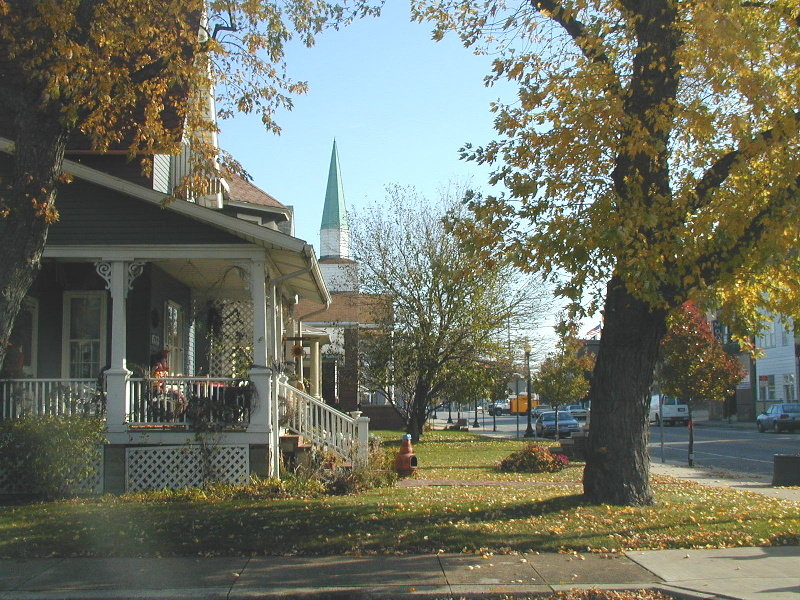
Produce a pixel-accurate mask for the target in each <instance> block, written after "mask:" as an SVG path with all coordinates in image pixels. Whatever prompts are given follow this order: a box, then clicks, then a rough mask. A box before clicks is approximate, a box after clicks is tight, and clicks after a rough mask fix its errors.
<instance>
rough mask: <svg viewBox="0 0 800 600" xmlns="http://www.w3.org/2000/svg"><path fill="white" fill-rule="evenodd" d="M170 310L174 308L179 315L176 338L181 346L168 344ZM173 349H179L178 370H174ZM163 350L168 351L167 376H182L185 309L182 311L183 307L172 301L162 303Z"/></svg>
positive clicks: (184, 365)
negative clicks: (177, 337)
mask: <svg viewBox="0 0 800 600" xmlns="http://www.w3.org/2000/svg"><path fill="white" fill-rule="evenodd" d="M170 308H175V309H177V311H178V314H179V315H180V323H179V328H178V329H179V330H178V336H179V338H180V342H181V345H180V346H171V345H170V344H169V341H170V335H169V325H170V323H169V313H170ZM175 348H179V349H180V366H179V369H175V367H174V365H175V362H174V361H175V357H174V352H173V351H174V350H175ZM164 350H168V351H169V352H168V354H167V364H168V365H169V374H170V375H183V372H184V371H185V370H186V309H184V307H183V305H182V304H180V303H179V302H175V301H174V300H167V301H166V302H165V303H164Z"/></svg>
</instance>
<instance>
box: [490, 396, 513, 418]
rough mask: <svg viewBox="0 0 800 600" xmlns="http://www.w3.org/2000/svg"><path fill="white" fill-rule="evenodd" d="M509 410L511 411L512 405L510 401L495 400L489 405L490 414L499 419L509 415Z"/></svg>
mask: <svg viewBox="0 0 800 600" xmlns="http://www.w3.org/2000/svg"><path fill="white" fill-rule="evenodd" d="M509 410H511V405H510V404H509V402H508V400H495V401H494V402H492V403H491V404H490V405H489V414H490V415H494V416H497V417H499V416H500V415H507V414H508V412H509Z"/></svg>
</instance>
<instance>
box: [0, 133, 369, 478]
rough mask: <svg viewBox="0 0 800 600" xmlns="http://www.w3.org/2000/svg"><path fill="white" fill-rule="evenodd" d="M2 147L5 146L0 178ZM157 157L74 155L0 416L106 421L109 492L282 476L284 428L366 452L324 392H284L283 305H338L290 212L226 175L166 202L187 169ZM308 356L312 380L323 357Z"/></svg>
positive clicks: (353, 426) (288, 309) (352, 418)
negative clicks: (142, 160)
mask: <svg viewBox="0 0 800 600" xmlns="http://www.w3.org/2000/svg"><path fill="white" fill-rule="evenodd" d="M13 152H14V144H13V142H12V141H11V140H9V139H6V138H0V177H2V175H3V173H5V172H8V170H9V169H10V168H11V161H10V156H11V154H12V153H13ZM184 158H185V157H184ZM152 160H153V168H152V175H151V176H147V177H145V176H144V175H142V174H141V173H140V171H139V169H138V165H137V164H135V163H133V164H132V163H130V162H128V161H127V160H126V157H125V155H124V154H123V153H120V154H113V153H110V154H109V153H107V154H96V153H91V152H82V151H74V152H68V154H67V157H66V159H65V161H64V171H65V172H66V173H69V174H70V175H71V177H72V182H71V183H69V184H66V183H65V184H63V185H62V186H61V187H60V189H59V193H58V200H57V206H58V210H59V214H60V219H59V221H58V222H56V223H54V224H53V225H52V226H51V228H50V233H49V237H48V243H47V247H46V250H45V253H44V257H43V263H42V269H41V272H40V273H39V276H38V278H37V280H36V281H35V283H34V285H33V286H32V287H31V289H30V291H29V293H28V297H27V298H26V299H25V303H24V306H23V309H22V310H21V312H20V315H19V318H18V320H17V325H16V328H15V332H14V334H13V336H12V344H13V348H11V349H10V350H9V355H8V358H7V360H6V364H5V366H4V372H3V373H2V375H0V419H13V418H17V417H19V416H20V415H23V414H87V413H90V414H97V415H102V416H103V417H104V419H105V421H106V424H107V444H106V445H105V447H104V452H103V461H102V464H101V465H98V478H97V482H96V485H97V487H96V489H97V490H98V491H105V492H121V491H124V490H127V491H134V490H139V489H147V488H156V489H160V488H164V487H173V488H177V487H184V486H191V485H198V484H200V483H202V481H203V478H204V477H207V476H208V475H209V472H211V473H212V474H213V476H214V478H215V479H218V480H221V481H226V482H231V483H245V482H246V481H247V480H248V478H249V476H250V474H252V473H255V474H259V475H262V476H276V477H277V476H280V473H281V454H280V446H281V435H283V434H293V435H299V436H303V437H304V438H306V439H308V440H310V441H312V442H313V443H316V444H318V445H320V446H324V447H325V448H327V449H329V450H331V451H334V452H336V453H338V454H340V455H342V456H343V457H345V458H346V459H348V460H356V459H358V458H359V457H363V452H364V451H365V450H366V446H367V444H366V441H367V427H368V421H369V420H368V419H367V418H365V417H360V416H359V415H358V413H353V414H351V415H348V414H344V413H341V412H339V411H337V410H335V409H334V408H333V407H331V406H328V405H327V404H325V403H324V402H323V401H322V400H321V398H320V397H317V396H321V394H319V385H318V384H317V386H316V390H317V396H315V395H314V388H313V386H312V389H311V390H308V391H305V392H304V391H301V390H300V389H298V388H297V387H295V386H292V385H290V384H289V377H288V375H289V374H291V372H292V371H293V370H294V359H293V357H292V356H291V349H292V347H293V344H292V342H291V340H290V339H289V338H291V337H292V335H293V331H294V323H293V321H292V311H293V307H294V306H295V304H297V302H299V301H300V300H301V299H305V300H309V301H312V302H314V303H315V304H319V305H321V306H323V307H326V306H328V305H330V302H331V299H330V294H329V292H328V289H327V287H326V285H325V282H324V280H323V278H322V275H321V273H320V269H319V264H318V262H317V258H316V255H315V253H314V250H313V248H312V247H311V246H310V245H309V244H307V243H306V242H304V241H303V240H300V239H298V238H295V237H293V236H292V235H290V233H291V231H292V227H291V219H292V218H293V213H292V211H291V209H289V208H287V207H285V206H283V205H281V204H280V203H278V202H277V201H275V200H274V199H271V197H269V196H268V195H267V194H265V193H264V192H262V191H261V190H259V189H258V188H256V187H255V186H253V185H252V184H250V183H249V182H246V181H244V180H234V179H232V178H229V180H228V181H226V180H225V179H223V178H221V177H220V178H219V180H218V181H215V182H212V184H211V185H210V186H209V193H208V194H207V195H205V196H203V197H198V198H188V199H186V200H171V201H169V202H168V201H167V199H168V197H169V196H168V194H169V192H170V191H171V188H172V186H174V185H175V184H176V182H177V181H179V180H180V178H181V176H182V172H181V169H182V168H183V167H182V165H183V164H185V162H186V161H185V160H183V159H182V157H178V156H155V157H152ZM0 228H2V223H1V222H0ZM318 333H319V335H320V336H322V337H324V332H318ZM318 347H319V345H317V348H318ZM306 360H307V361H310V363H311V364H315V363H316V365H317V368H316V372H319V368H318V365H319V364H320V361H321V357H320V355H319V351H318V350H317V354H316V356H314V355H313V353H312V355H311V356H309V357H308V358H307V359H306ZM308 392H311V393H308ZM209 448H211V449H212V451H211V452H209V451H208V449H209ZM6 483H8V482H6Z"/></svg>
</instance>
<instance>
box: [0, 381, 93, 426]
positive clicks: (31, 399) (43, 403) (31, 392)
mask: <svg viewBox="0 0 800 600" xmlns="http://www.w3.org/2000/svg"><path fill="white" fill-rule="evenodd" d="M104 408H105V397H104V391H103V389H102V388H101V387H99V386H98V380H97V379H79V378H73V379H61V378H58V379H3V380H0V420H5V419H18V418H20V417H22V416H24V415H31V416H42V415H61V416H73V415H85V416H86V415H92V416H102V414H103V412H104Z"/></svg>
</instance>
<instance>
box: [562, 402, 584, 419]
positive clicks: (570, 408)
mask: <svg viewBox="0 0 800 600" xmlns="http://www.w3.org/2000/svg"><path fill="white" fill-rule="evenodd" d="M561 410H566V411H567V412H569V414H571V415H572V416H573V417H575V420H576V421H585V420H586V417H587V416H588V415H589V410H588V409H587V408H586V407H585V406H584V405H583V404H567V405H566V406H562V407H561Z"/></svg>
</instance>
